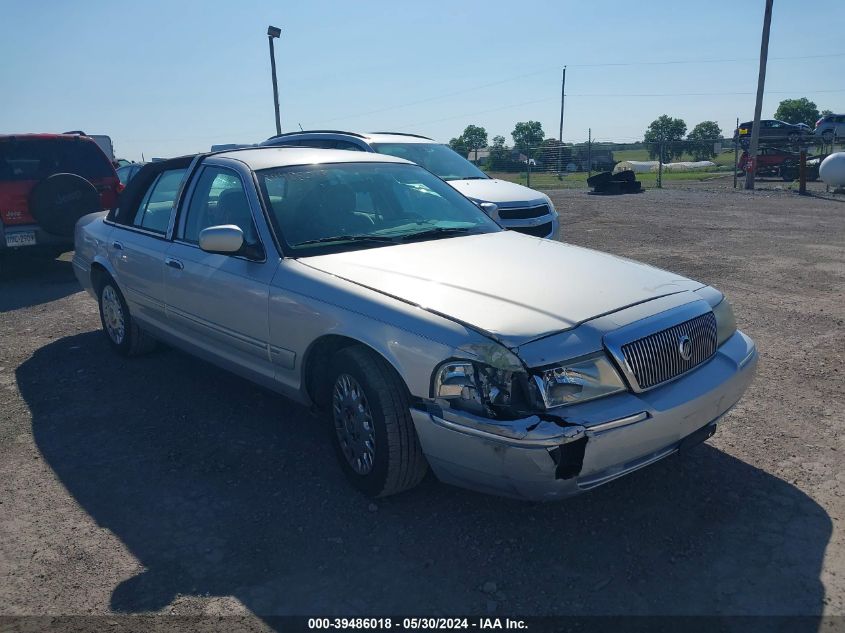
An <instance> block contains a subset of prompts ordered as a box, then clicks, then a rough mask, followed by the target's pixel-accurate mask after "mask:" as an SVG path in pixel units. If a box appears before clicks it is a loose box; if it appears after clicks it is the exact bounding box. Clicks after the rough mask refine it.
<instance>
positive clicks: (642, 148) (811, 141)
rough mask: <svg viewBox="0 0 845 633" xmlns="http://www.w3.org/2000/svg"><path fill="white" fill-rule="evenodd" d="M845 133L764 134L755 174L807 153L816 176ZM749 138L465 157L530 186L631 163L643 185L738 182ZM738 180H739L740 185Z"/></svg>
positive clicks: (557, 185)
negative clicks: (826, 136)
mask: <svg viewBox="0 0 845 633" xmlns="http://www.w3.org/2000/svg"><path fill="white" fill-rule="evenodd" d="M843 141H845V139H839V138H836V139H830V140H827V139H822V138H818V137H815V136H813V135H811V134H809V135H802V136H795V135H790V136H774V135H767V136H762V137H761V138H760V141H759V147H758V154H757V168H756V176H757V177H759V178H763V179H765V178H776V179H779V180H784V181H792V180H795V179H797V178H798V176H799V166H800V155H801V152H804V153H805V154H806V159H807V169H808V172H807V178H808V179H809V180H814V179H816V178H818V164H819V163H820V162H821V160H822V159H823V158H824V156H826V155H827V154H829V153H831V152H833V151H837V148H838V149H839V150H841V149H842V147H843ZM748 145H749V139H748V137H746V136H738V137H737V138H735V139H733V138H715V139H697V140H688V139H684V140H672V141H663V142H659V141H658V142H640V143H609V142H591V141H588V142H586V143H563V144H561V143H559V142H558V141H556V140H549V141H547V142H544V143H543V144H542V145H541V146H539V147H531V148H527V149H520V148H511V147H507V146H493V147H489V148H485V149H483V150H479V152H478V157H477V158H476V155H475V152H470V153H469V156H468V158H469V159H470V160H471V161H473V162H475V163H476V164H477V165H478V166H479V167H480V168H481V169H482V170H484V171H485V172H486V173H487V174H489V175H491V176H494V177H496V178H501V179H504V180H511V181H514V182H519V183H520V184H524V185H526V186H529V187H533V188H540V189H562V188H564V189H565V188H584V187H586V186H587V183H586V180H587V178H588V177H589V176H590V175H592V174H595V173H598V172H602V171H614V170H615V171H620V170H624V169H630V170H632V171H634V172H635V173H636V174H637V179H638V180H640V181H641V182H642V184H643V186H644V187H663V186H665V185H668V184H671V183H676V182H690V181H707V180H724V181H725V183H726V184H727V183H729V184H730V185H731V186H737V184H736V179H737V178H738V177H742V176H743V174H744V170H745V169H746V168H747V167H748V166H750V163H749V156H748ZM740 186H741V185H740Z"/></svg>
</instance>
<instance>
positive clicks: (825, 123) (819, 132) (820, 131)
mask: <svg viewBox="0 0 845 633" xmlns="http://www.w3.org/2000/svg"><path fill="white" fill-rule="evenodd" d="M813 133H814V134H815V135H816V136H819V137H821V138H822V139H823V140H824V141H825V143H831V142H833V140H834V139H842V138H845V114H826V115H824V116H823V117H822V118H820V119H819V120H818V121H816V129H815V130H813Z"/></svg>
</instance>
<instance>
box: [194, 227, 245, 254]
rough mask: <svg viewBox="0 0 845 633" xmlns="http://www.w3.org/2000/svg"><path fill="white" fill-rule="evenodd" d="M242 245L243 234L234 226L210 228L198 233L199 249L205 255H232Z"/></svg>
mask: <svg viewBox="0 0 845 633" xmlns="http://www.w3.org/2000/svg"><path fill="white" fill-rule="evenodd" d="M243 245H244V232H243V231H241V229H240V228H239V227H237V226H235V225H234V224H221V225H220V226H210V227H208V228H207V229H203V230H202V231H200V248H201V249H202V250H204V251H205V252H207V253H221V254H224V255H232V254H234V253H237V252H238V251H240V250H241V247H243Z"/></svg>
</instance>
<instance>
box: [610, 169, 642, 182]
mask: <svg viewBox="0 0 845 633" xmlns="http://www.w3.org/2000/svg"><path fill="white" fill-rule="evenodd" d="M613 179H614V180H616V181H617V182H634V181H635V180H636V179H637V175H636V174H635V173H634V170H633V169H626V170H624V171H620V172H617V173H615V174H613Z"/></svg>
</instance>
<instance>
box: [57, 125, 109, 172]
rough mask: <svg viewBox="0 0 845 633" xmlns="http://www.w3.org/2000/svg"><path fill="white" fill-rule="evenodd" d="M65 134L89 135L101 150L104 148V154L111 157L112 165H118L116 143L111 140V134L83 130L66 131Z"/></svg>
mask: <svg viewBox="0 0 845 633" xmlns="http://www.w3.org/2000/svg"><path fill="white" fill-rule="evenodd" d="M65 134H78V135H80V136H87V137H88V138H90V139H91V140H92V141H94V142H95V143H96V144H97V145H98V146H99V147H100V149H101V150H103V154H105V155H106V158H108V159H109V162H111V164H112V165H114V166H115V167H117V166H118V165H119V163H118V162H117V160H116V159H115V156H114V144H113V143H112V141H111V137H110V136H106V135H105V134H86V133H85V132H83V131H82V130H73V131H71V132H65Z"/></svg>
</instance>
